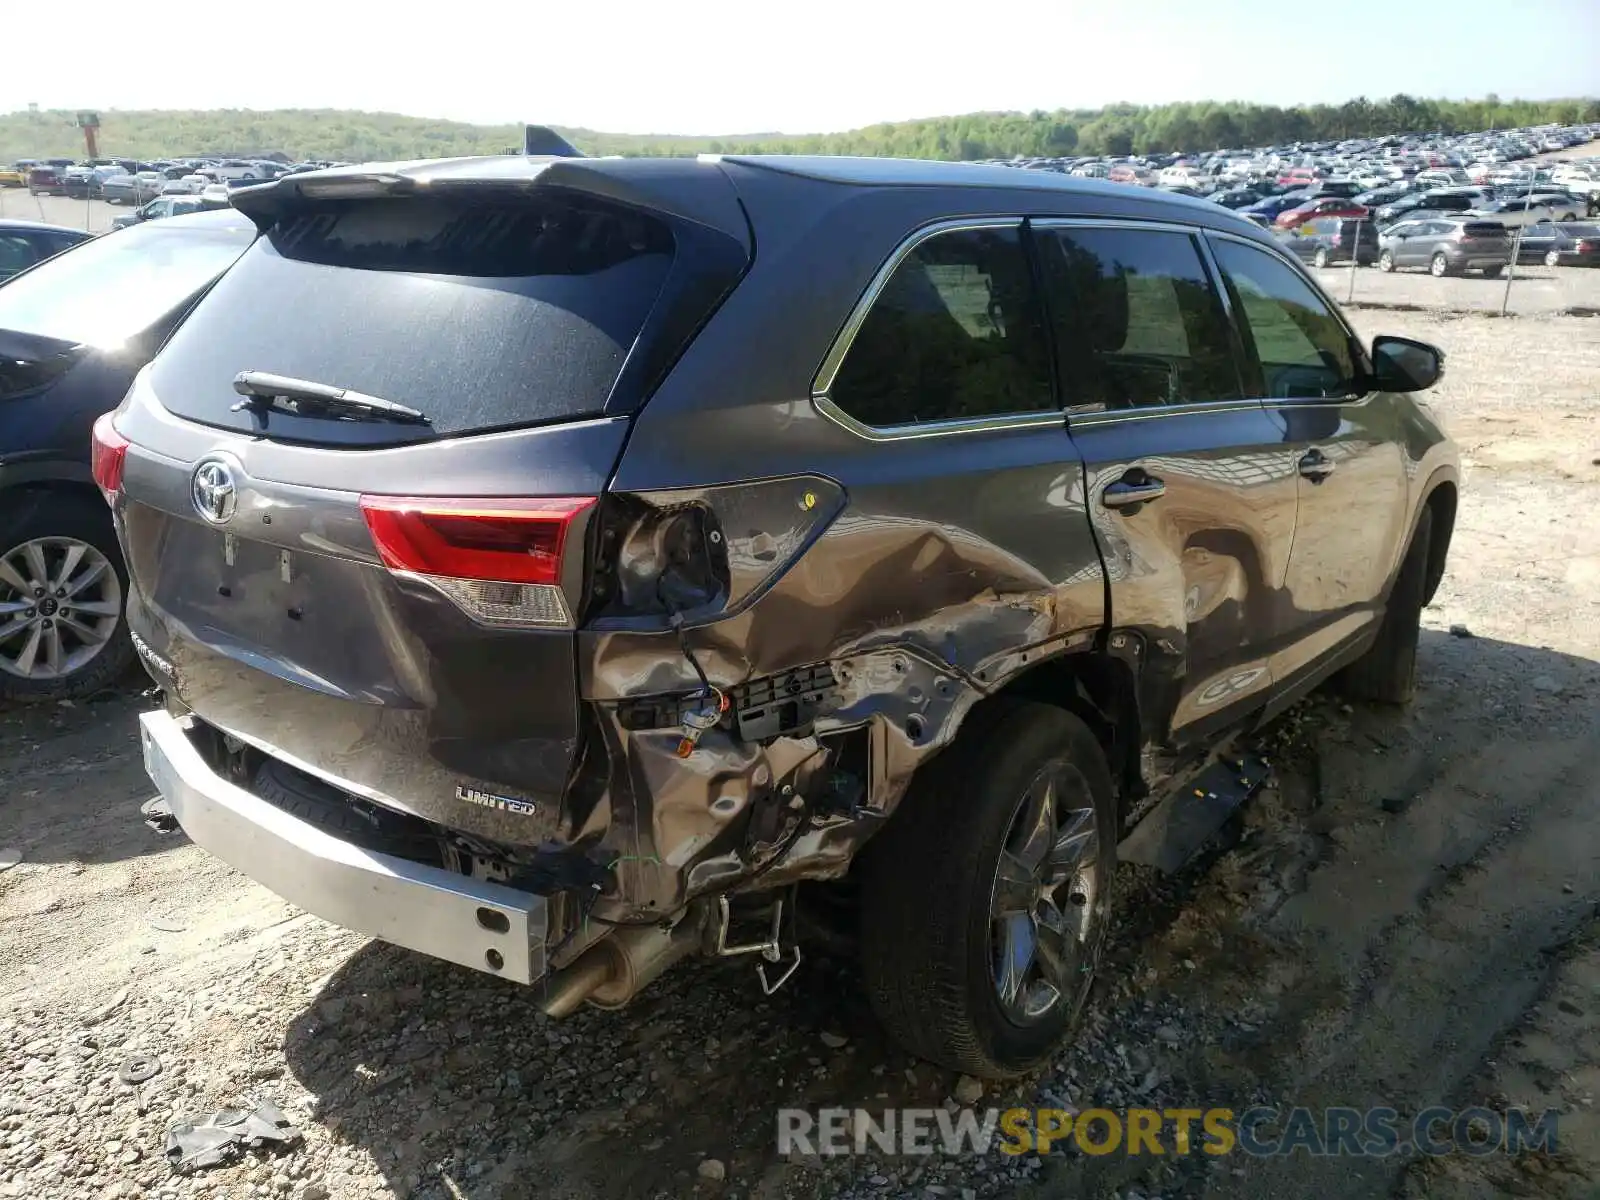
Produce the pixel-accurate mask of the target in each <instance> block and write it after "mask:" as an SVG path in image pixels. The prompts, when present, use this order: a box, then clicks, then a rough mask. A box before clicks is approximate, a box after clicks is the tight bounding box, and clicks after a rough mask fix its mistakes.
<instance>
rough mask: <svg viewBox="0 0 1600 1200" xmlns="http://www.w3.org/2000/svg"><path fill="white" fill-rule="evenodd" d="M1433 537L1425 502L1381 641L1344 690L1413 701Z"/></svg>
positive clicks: (1349, 670) (1349, 671) (1352, 670)
mask: <svg viewBox="0 0 1600 1200" xmlns="http://www.w3.org/2000/svg"><path fill="white" fill-rule="evenodd" d="M1432 536H1433V510H1432V509H1430V508H1426V507H1424V508H1423V510H1422V515H1421V516H1420V517H1419V518H1418V519H1417V528H1416V530H1415V532H1413V533H1412V535H1411V545H1410V546H1409V547H1408V548H1407V549H1406V556H1405V559H1404V560H1403V561H1402V562H1401V564H1400V573H1399V575H1397V576H1396V577H1395V581H1394V588H1393V590H1392V591H1391V592H1390V593H1389V603H1388V604H1387V605H1386V606H1385V608H1384V611H1383V623H1382V624H1381V625H1379V626H1378V640H1377V641H1375V642H1373V643H1372V647H1371V649H1369V650H1368V651H1367V652H1366V653H1365V654H1363V655H1362V656H1361V657H1360V658H1358V659H1356V661H1355V662H1353V663H1351V664H1350V665H1349V666H1348V667H1346V668H1345V669H1344V671H1343V673H1342V676H1341V680H1340V683H1341V686H1342V689H1343V691H1344V693H1345V695H1347V696H1349V697H1351V698H1352V699H1355V700H1370V701H1374V702H1376V703H1378V704H1409V703H1411V698H1412V697H1413V696H1414V695H1416V691H1417V637H1418V635H1419V633H1420V632H1421V627H1422V605H1423V599H1424V597H1425V596H1426V595H1427V591H1428V549H1429V543H1430V542H1431V541H1432Z"/></svg>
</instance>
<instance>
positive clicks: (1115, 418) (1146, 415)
mask: <svg viewBox="0 0 1600 1200" xmlns="http://www.w3.org/2000/svg"><path fill="white" fill-rule="evenodd" d="M1264 404H1265V402H1264V401H1261V400H1249V399H1244V400H1196V401H1194V402H1192V403H1190V404H1158V405H1152V406H1150V407H1149V408H1119V409H1113V410H1108V411H1106V412H1073V411H1072V410H1071V409H1068V410H1067V425H1068V428H1070V429H1091V428H1097V427H1098V426H1101V425H1115V424H1117V423H1119V422H1121V421H1152V420H1156V419H1157V418H1160V417H1198V416H1209V415H1212V414H1215V413H1231V412H1260V411H1261V410H1262V408H1263V407H1264Z"/></svg>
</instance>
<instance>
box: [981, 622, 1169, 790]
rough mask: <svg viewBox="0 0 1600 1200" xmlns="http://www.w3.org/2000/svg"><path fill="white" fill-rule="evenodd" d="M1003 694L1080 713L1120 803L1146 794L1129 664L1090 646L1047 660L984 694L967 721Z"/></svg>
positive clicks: (1137, 716) (1131, 673)
mask: <svg viewBox="0 0 1600 1200" xmlns="http://www.w3.org/2000/svg"><path fill="white" fill-rule="evenodd" d="M1002 697H1008V698H1011V699H1022V700H1032V701H1034V702H1036V703H1040V704H1051V705H1054V706H1055V707H1057V708H1064V709H1066V710H1067V711H1068V712H1070V713H1072V714H1073V715H1074V716H1076V717H1078V718H1079V719H1080V720H1081V721H1083V723H1084V724H1085V725H1087V726H1088V727H1089V730H1090V732H1091V733H1093V734H1094V736H1095V740H1096V741H1098V742H1099V743H1100V746H1101V749H1103V750H1104V751H1105V755H1106V763H1107V765H1109V766H1110V768H1111V776H1112V778H1113V779H1115V780H1116V781H1117V787H1118V791H1119V792H1120V794H1121V799H1122V803H1123V804H1124V806H1126V805H1128V804H1131V803H1132V802H1133V801H1134V800H1136V799H1139V798H1140V797H1142V796H1143V795H1144V793H1145V784H1144V776H1143V774H1142V772H1141V770H1140V763H1139V752H1140V735H1139V728H1140V727H1139V701H1138V690H1137V687H1136V685H1135V681H1134V676H1133V671H1132V670H1131V668H1130V667H1129V666H1128V664H1127V663H1125V662H1123V661H1122V660H1120V659H1118V658H1114V657H1112V656H1111V655H1109V654H1101V653H1096V652H1093V651H1084V652H1080V653H1073V654H1063V655H1060V656H1059V657H1057V658H1052V659H1047V660H1045V661H1044V662H1041V663H1038V664H1037V665H1035V666H1032V667H1029V668H1028V669H1027V670H1026V671H1023V672H1021V673H1020V674H1018V675H1017V676H1015V677H1014V678H1013V679H1011V680H1010V681H1009V682H1008V683H1007V684H1006V685H1005V686H1004V687H1002V688H1001V689H1000V690H999V691H998V692H995V693H994V694H993V695H991V696H987V697H985V698H984V699H983V700H982V701H981V702H980V703H979V704H978V705H977V707H976V708H974V709H973V711H972V713H969V714H968V716H967V721H968V722H969V723H971V722H972V718H973V717H974V716H976V715H979V714H981V711H982V710H983V708H984V707H985V706H986V705H992V704H994V703H995V702H996V701H998V700H999V699H1001V698H1002ZM980 720H981V717H980Z"/></svg>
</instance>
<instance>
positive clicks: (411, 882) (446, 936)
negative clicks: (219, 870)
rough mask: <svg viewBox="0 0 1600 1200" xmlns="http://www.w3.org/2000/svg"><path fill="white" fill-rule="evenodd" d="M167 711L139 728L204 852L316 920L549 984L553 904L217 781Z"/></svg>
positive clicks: (159, 783) (151, 762) (156, 773)
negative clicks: (387, 848)
mask: <svg viewBox="0 0 1600 1200" xmlns="http://www.w3.org/2000/svg"><path fill="white" fill-rule="evenodd" d="M186 719H187V718H178V717H173V716H172V715H170V714H168V713H165V712H149V713H145V714H144V715H143V716H141V717H140V718H139V738H140V741H141V743H142V744H143V748H144V766H145V770H146V771H147V772H149V774H150V778H151V779H153V780H154V781H155V785H156V787H157V788H159V789H160V791H161V794H162V795H163V796H165V797H166V800H167V804H168V806H169V807H170V808H171V809H172V815H173V816H174V817H176V818H177V821H178V824H179V825H181V826H182V827H183V831H184V832H185V833H187V834H188V835H189V837H190V838H192V839H193V840H194V842H195V844H196V845H198V846H200V847H201V848H202V849H204V850H207V851H209V852H210V853H211V854H214V855H216V856H217V857H218V858H220V859H222V861H223V862H226V863H228V864H230V865H231V866H233V867H235V868H237V869H238V870H239V871H241V872H243V873H244V874H245V875H248V876H249V877H250V878H251V879H254V880H255V881H256V882H258V883H260V884H262V885H263V886H265V887H267V888H269V889H270V890H272V891H273V892H276V893H277V894H278V895H280V896H282V897H283V898H284V899H285V900H287V901H289V902H290V903H291V904H294V905H296V906H298V907H300V908H303V909H305V910H306V911H307V912H309V913H314V914H316V915H317V916H319V917H322V918H323V919H324V920H327V921H332V922H333V923H334V924H336V925H342V926H344V927H345V928H347V929H353V930H355V931H356V932H358V933H364V934H367V935H369V936H371V937H376V938H382V939H383V940H384V941H386V942H392V943H394V944H395V945H396V946H404V947H406V948H407V949H409V950H416V951H418V952H419V953H421V954H427V955H431V956H432V957H434V958H442V959H445V960H447V961H449V962H453V963H460V964H461V965H462V966H464V967H472V968H474V969H475V970H479V971H483V972H486V973H487V974H490V975H497V976H499V977H501V978H503V979H510V980H514V981H515V982H517V983H533V982H534V981H535V980H537V979H539V978H541V977H542V976H543V975H544V973H545V957H544V951H545V939H546V936H547V934H548V916H549V914H548V909H547V906H546V902H545V899H544V898H543V897H542V896H534V895H530V894H529V893H527V892H521V891H517V890H516V889H514V888H508V887H504V886H502V885H500V884H496V883H489V882H486V881H483V880H478V879H472V878H469V877H468V876H465V875H459V874H456V873H455V872H452V871H445V870H441V869H440V868H438V867H430V866H425V865H422V864H420V863H414V862H410V861H408V860H407V859H403V858H395V857H393V856H392V855H388V854H378V853H375V852H373V851H370V850H364V849H362V848H361V847H360V846H357V845H354V844H352V843H350V842H347V841H343V840H341V839H340V838H337V837H335V836H333V835H332V834H330V833H328V832H327V831H326V830H323V829H321V828H319V827H318V826H316V825H312V824H310V823H309V822H306V821H302V820H300V819H299V818H298V817H294V816H291V815H290V814H289V813H286V812H284V811H283V810H282V809H279V808H275V807H274V806H273V805H271V804H268V803H267V802H266V801H264V800H261V799H258V798H257V797H255V796H253V795H251V794H250V793H249V792H247V791H245V790H244V789H243V788H241V787H239V786H237V785H236V784H234V783H231V782H229V781H228V780H227V779H224V778H223V777H222V776H220V775H218V774H217V773H216V772H215V771H213V770H212V769H211V767H210V766H209V765H208V764H207V763H206V761H205V759H204V758H202V757H201V756H200V752H199V751H198V750H197V749H196V748H195V746H194V744H193V743H192V742H191V741H190V740H189V738H188V735H187V733H186V730H185V725H184V721H185V720H186Z"/></svg>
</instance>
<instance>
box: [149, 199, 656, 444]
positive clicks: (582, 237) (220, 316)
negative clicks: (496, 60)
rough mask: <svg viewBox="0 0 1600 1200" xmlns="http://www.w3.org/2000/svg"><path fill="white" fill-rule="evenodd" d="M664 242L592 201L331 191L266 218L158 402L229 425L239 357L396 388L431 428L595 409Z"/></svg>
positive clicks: (282, 369) (175, 355)
mask: <svg viewBox="0 0 1600 1200" xmlns="http://www.w3.org/2000/svg"><path fill="white" fill-rule="evenodd" d="M672 259H673V239H672V234H671V232H670V231H669V230H668V229H667V228H666V226H664V225H663V224H661V223H660V222H659V221H656V220H654V219H653V218H650V217H646V216H643V215H638V214H634V213H632V212H630V211H629V210H624V209H620V208H612V207H610V206H607V205H603V204H600V203H595V202H586V201H585V202H580V201H570V200H564V199H558V198H554V197H538V198H533V197H530V198H529V199H527V200H525V201H515V202H506V201H504V200H489V199H485V200H482V201H475V200H464V199H460V200H458V199H434V198H401V199H393V200H390V199H383V200H364V201H359V202H347V203H339V202H329V203H325V204H323V205H321V206H319V207H316V208H313V209H311V210H309V211H306V212H302V213H300V214H297V215H294V216H292V217H289V218H286V219H285V220H284V221H282V222H280V223H279V224H278V225H276V226H274V227H273V228H272V229H271V230H269V231H268V232H267V234H266V235H265V236H264V237H263V238H262V239H261V240H260V242H258V243H257V244H256V245H255V246H254V247H253V248H252V249H251V250H250V252H249V253H248V254H246V255H245V256H244V258H243V259H242V260H241V261H240V263H239V266H238V268H237V270H235V271H231V272H229V274H228V276H227V277H226V278H225V279H224V280H223V281H222V283H221V284H219V286H218V287H216V288H215V289H214V290H213V291H212V292H211V293H210V295H208V296H207V297H206V302H205V303H204V304H202V305H200V306H199V307H198V308H197V309H196V310H195V312H194V315H193V316H192V317H191V318H190V320H188V321H186V322H185V323H184V326H183V328H182V329H181V330H180V331H179V333H178V334H177V335H176V336H174V337H173V339H172V340H171V342H169V343H168V345H167V347H166V349H165V351H164V352H163V353H162V355H161V357H160V360H159V362H158V364H157V365H156V367H155V369H154V374H153V376H152V382H153V384H154V386H155V389H156V391H157V392H158V394H159V395H160V396H161V400H162V402H163V403H164V404H165V405H166V406H167V407H168V408H170V409H171V410H172V411H174V412H176V413H178V414H180V415H182V416H186V417H190V418H192V419H194V420H197V421H202V422H207V423H210V424H216V425H226V426H238V427H248V425H249V414H248V413H232V412H231V411H230V406H231V403H232V399H233V397H232V380H233V378H234V376H235V375H237V374H238V373H239V372H240V371H245V370H256V371H267V372H270V373H273V374H277V375H287V376H289V377H291V378H295V379H306V380H312V381H315V382H318V383H325V384H330V385H332V386H335V387H340V388H346V389H354V390H355V391H358V392H364V393H367V394H368V395H374V396H379V397H381V398H383V399H386V400H393V401H397V402H398V403H400V404H405V405H409V406H411V407H413V408H416V409H418V410H420V411H421V412H423V413H424V414H426V415H427V417H428V418H429V420H430V424H431V427H432V429H433V431H434V432H435V433H437V434H451V433H461V432H466V431H479V430H484V429H493V428H498V427H506V426H514V425H524V424H532V423H536V422H540V421H549V420H557V419H562V418H571V417H578V416H587V415H594V414H597V413H599V412H601V411H602V409H603V408H604V405H605V402H606V399H607V397H608V396H609V395H610V393H611V388H612V385H613V384H614V383H615V382H616V380H617V376H618V374H619V373H620V371H621V369H622V364H623V361H624V359H626V357H627V355H628V352H629V350H630V349H631V348H632V346H633V343H634V341H635V339H636V338H637V337H638V334H639V331H640V329H641V328H642V327H643V325H644V321H645V318H646V317H647V316H648V315H649V312H650V308H651V306H652V305H653V304H654V303H655V300H656V297H657V295H658V294H659V293H660V291H661V286H662V282H663V280H664V279H665V277H666V274H667V271H668V269H669V267H670V266H671V264H672ZM262 297H271V303H263V302H262ZM330 424H331V423H330ZM331 432H332V431H330V435H331Z"/></svg>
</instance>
